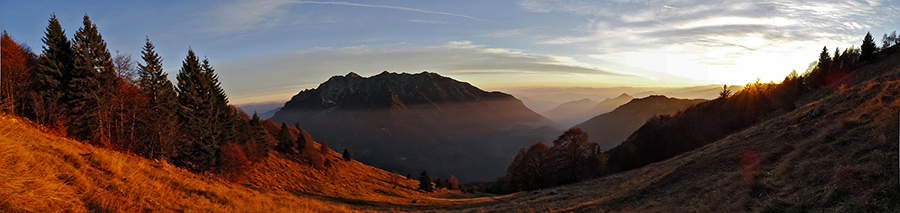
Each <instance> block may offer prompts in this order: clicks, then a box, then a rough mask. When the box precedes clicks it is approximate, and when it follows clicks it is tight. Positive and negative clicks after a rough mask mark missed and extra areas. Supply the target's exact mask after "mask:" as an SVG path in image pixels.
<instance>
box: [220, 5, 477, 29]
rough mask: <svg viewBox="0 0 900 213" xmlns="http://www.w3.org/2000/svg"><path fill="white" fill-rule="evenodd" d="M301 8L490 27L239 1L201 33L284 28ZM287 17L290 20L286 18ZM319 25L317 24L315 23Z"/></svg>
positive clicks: (226, 7) (222, 9) (389, 7)
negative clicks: (293, 11)
mask: <svg viewBox="0 0 900 213" xmlns="http://www.w3.org/2000/svg"><path fill="white" fill-rule="evenodd" d="M304 4H315V5H334V6H348V7H364V8H377V9H387V10H400V11H408V12H415V13H422V14H431V15H440V16H450V17H457V18H463V19H469V20H475V21H480V22H488V23H494V22H491V21H488V20H485V19H480V18H476V17H473V16H469V15H464V14H458V13H450V12H443V11H435V10H425V9H419V8H412V7H402V6H393V5H380V4H360V3H353V2H346V1H338V2H332V1H296V0H246V1H245V0H240V1H237V2H233V3H230V4H225V5H224V6H222V7H220V8H219V9H217V10H214V11H212V12H211V13H209V14H210V15H211V17H208V18H209V19H210V20H213V21H215V22H217V23H219V24H218V25H215V26H209V28H212V29H205V30H208V31H213V32H216V33H231V32H241V31H249V30H251V29H254V30H259V29H262V28H271V27H276V26H281V25H286V24H292V23H298V19H304V18H309V17H304V16H303V14H296V13H291V12H290V11H292V10H294V9H298V8H294V7H292V6H291V5H304ZM288 16H290V17H288ZM325 22H333V21H325ZM409 22H417V23H432V24H439V23H444V22H441V21H431V20H422V19H413V20H410V21H409ZM317 23H321V22H317Z"/></svg>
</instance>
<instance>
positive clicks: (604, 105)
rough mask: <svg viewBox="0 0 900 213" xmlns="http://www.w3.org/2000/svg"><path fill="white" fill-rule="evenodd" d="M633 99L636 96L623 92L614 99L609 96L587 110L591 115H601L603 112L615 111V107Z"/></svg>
mask: <svg viewBox="0 0 900 213" xmlns="http://www.w3.org/2000/svg"><path fill="white" fill-rule="evenodd" d="M633 99H634V97H631V96H630V95H628V94H626V93H622V94H621V95H619V96H618V97H616V98H612V99H609V98H607V99H604V100H603V101H600V103H597V105H595V106H594V107H591V108H590V109H588V110H587V111H588V112H589V113H590V114H591V116H596V115H600V114H603V113H607V112H610V111H613V110H614V109H616V108H618V107H619V106H622V105H623V104H626V103H628V102H630V101H631V100H633Z"/></svg>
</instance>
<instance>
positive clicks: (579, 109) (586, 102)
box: [541, 98, 598, 126]
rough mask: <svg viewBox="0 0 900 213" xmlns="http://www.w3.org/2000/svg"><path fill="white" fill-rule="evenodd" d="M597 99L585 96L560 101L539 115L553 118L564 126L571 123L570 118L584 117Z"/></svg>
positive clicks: (595, 103)
mask: <svg viewBox="0 0 900 213" xmlns="http://www.w3.org/2000/svg"><path fill="white" fill-rule="evenodd" d="M597 103H598V102H597V101H594V100H591V99H588V98H585V99H581V100H577V101H569V102H566V103H562V104H560V105H559V106H556V107H554V108H553V109H550V110H548V111H546V112H544V113H541V115H544V116H545V117H547V118H549V119H550V120H553V121H555V122H557V123H560V124H562V125H564V126H569V125H570V124H568V123H572V121H571V120H573V119H574V120H577V119H580V118H581V117H585V114H586V113H587V112H588V110H589V109H591V108H592V107H594V106H596V105H597Z"/></svg>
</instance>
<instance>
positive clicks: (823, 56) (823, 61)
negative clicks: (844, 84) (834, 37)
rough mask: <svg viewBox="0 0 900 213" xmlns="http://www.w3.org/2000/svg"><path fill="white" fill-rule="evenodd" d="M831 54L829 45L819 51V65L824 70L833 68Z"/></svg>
mask: <svg viewBox="0 0 900 213" xmlns="http://www.w3.org/2000/svg"><path fill="white" fill-rule="evenodd" d="M829 54H830V53H829V52H828V47H827V46H823V47H822V52H821V53H819V64H818V65H817V67H818V68H819V69H820V70H822V71H824V72H828V71H830V70H831V55H829Z"/></svg>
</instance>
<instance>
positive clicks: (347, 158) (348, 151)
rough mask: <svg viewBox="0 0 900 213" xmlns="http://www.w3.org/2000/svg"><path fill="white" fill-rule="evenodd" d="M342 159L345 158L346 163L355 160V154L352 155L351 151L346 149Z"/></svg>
mask: <svg viewBox="0 0 900 213" xmlns="http://www.w3.org/2000/svg"><path fill="white" fill-rule="evenodd" d="M341 158H343V159H344V161H351V160H353V154H350V150H347V148H344V154H342V155H341Z"/></svg>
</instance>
